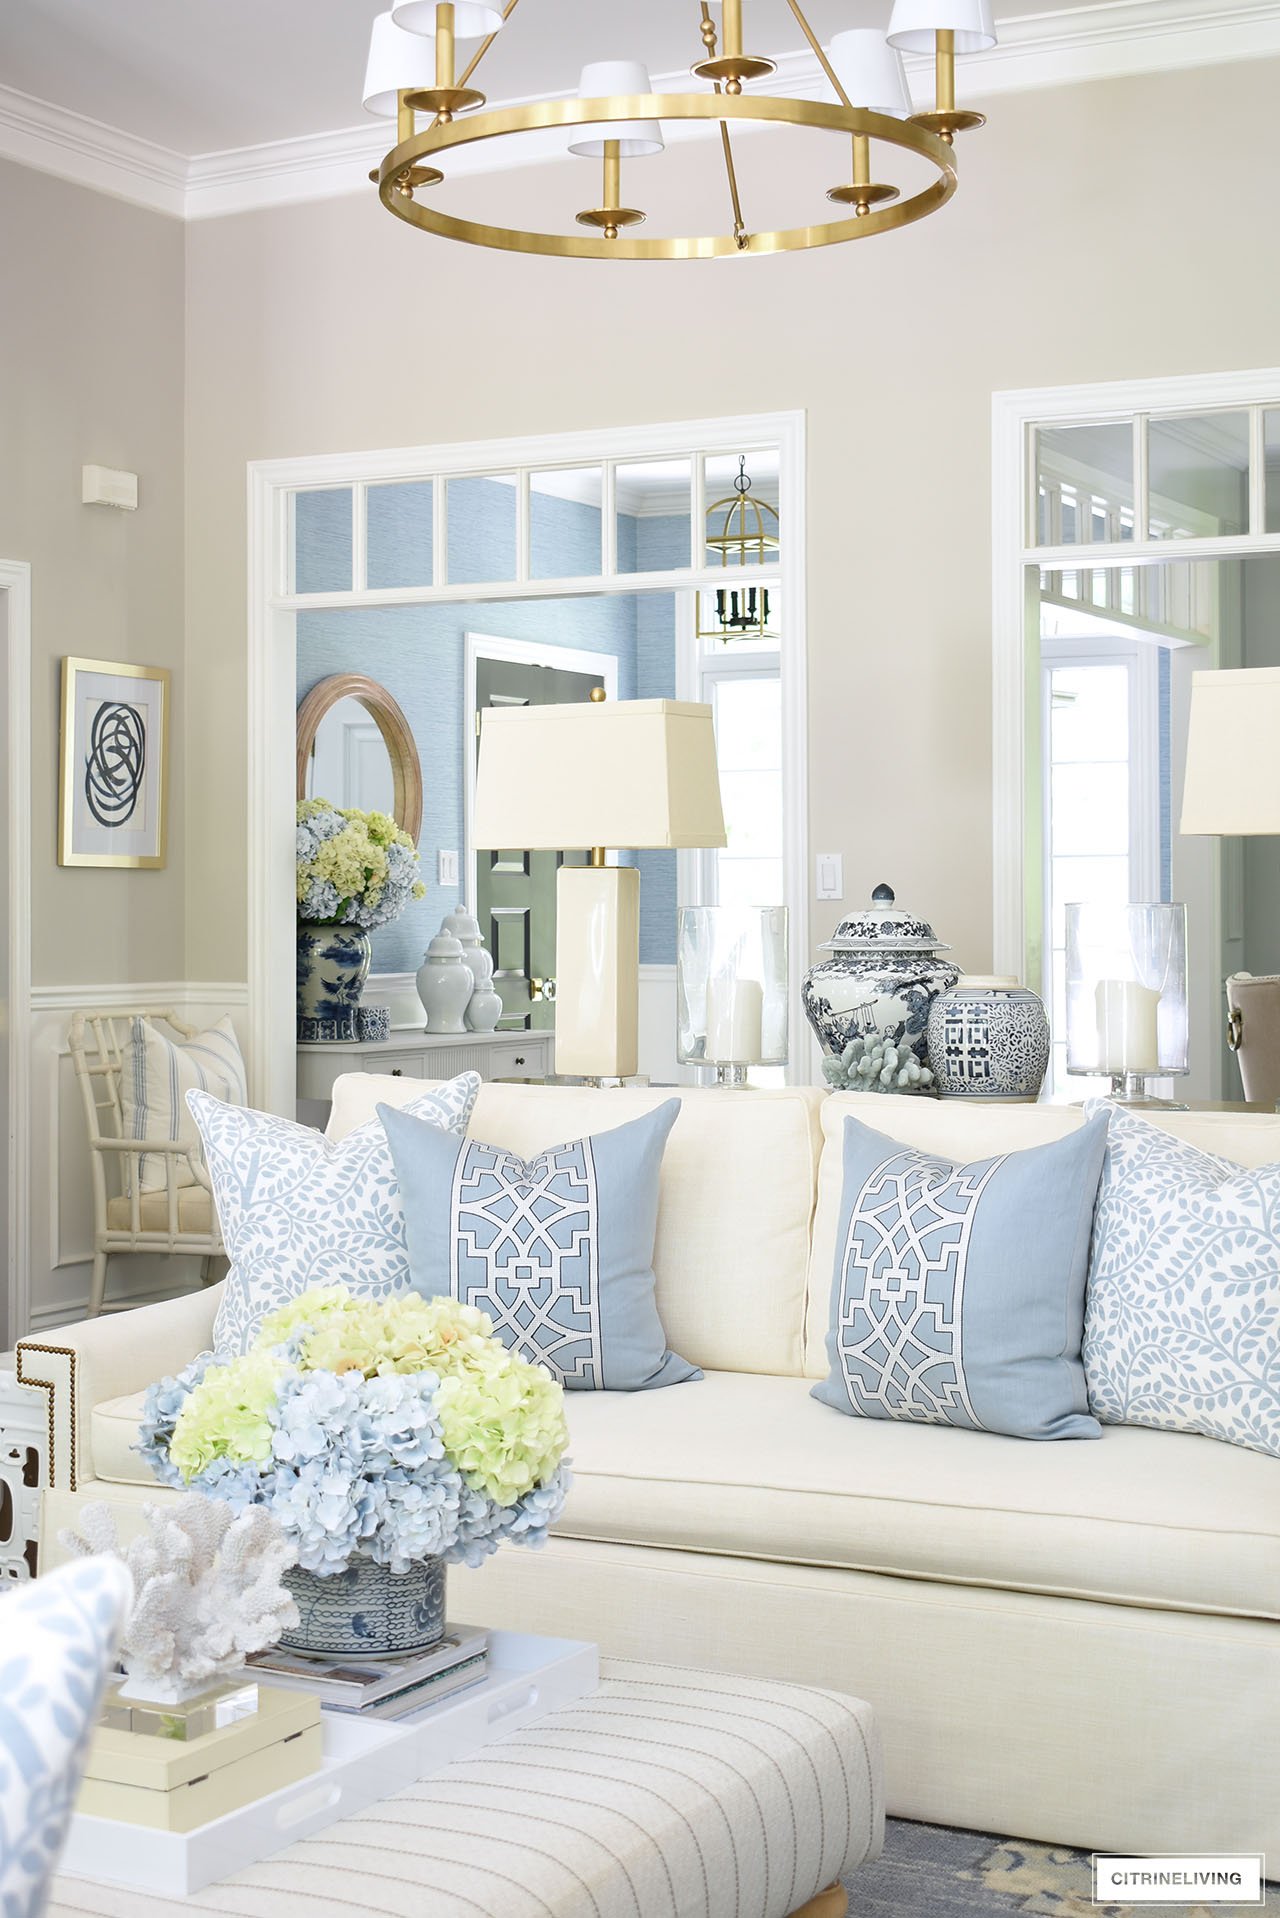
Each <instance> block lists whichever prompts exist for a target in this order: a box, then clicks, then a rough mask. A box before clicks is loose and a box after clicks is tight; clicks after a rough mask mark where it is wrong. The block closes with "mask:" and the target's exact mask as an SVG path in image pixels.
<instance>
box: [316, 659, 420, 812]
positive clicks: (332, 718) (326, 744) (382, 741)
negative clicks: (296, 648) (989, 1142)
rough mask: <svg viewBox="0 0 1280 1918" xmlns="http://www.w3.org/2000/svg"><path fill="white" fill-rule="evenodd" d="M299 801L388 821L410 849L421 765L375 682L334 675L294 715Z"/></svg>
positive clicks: (396, 710) (400, 717) (405, 728)
mask: <svg viewBox="0 0 1280 1918" xmlns="http://www.w3.org/2000/svg"><path fill="white" fill-rule="evenodd" d="M298 798H299V799H331V800H332V801H333V802H334V804H335V805H337V806H356V807H359V808H360V810H361V811H362V812H385V813H390V815H391V817H392V818H393V819H394V820H395V822H396V824H397V825H398V826H399V827H401V828H402V830H403V831H405V832H407V833H408V834H409V837H410V838H411V839H412V840H413V842H414V844H415V845H416V844H417V841H418V836H419V834H420V833H421V831H422V765H421V762H420V760H419V758H418V748H417V746H416V744H415V743H414V737H413V733H412V731H411V729H410V726H409V722H408V720H407V719H406V718H405V716H404V713H403V712H402V710H401V708H400V707H399V706H398V705H397V703H396V701H395V700H394V699H393V698H392V696H391V694H390V693H389V692H388V691H387V690H386V688H385V686H380V685H379V684H378V682H377V680H375V679H367V678H366V677H365V676H364V675H363V674H361V673H334V674H332V675H331V676H330V677H329V678H328V679H322V680H321V681H320V682H319V684H318V685H315V686H313V687H312V688H311V691H310V692H309V693H308V694H307V696H306V698H305V699H304V700H303V701H302V704H301V705H300V706H299V707H298Z"/></svg>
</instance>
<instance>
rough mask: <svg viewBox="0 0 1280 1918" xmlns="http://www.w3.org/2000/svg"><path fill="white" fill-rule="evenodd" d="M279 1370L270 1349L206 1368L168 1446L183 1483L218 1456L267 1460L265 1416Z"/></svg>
mask: <svg viewBox="0 0 1280 1918" xmlns="http://www.w3.org/2000/svg"><path fill="white" fill-rule="evenodd" d="M284 1369H285V1368H284V1366H283V1365H282V1364H281V1362H280V1360H279V1359H277V1358H273V1357H272V1355H271V1354H270V1353H269V1352H247V1353H246V1354H245V1355H244V1357H243V1358H238V1359H232V1360H231V1361H230V1363H229V1364H227V1365H214V1366H211V1367H210V1368H209V1370H208V1371H207V1372H206V1373H205V1376H204V1378H203V1379H202V1380H201V1382H200V1384H199V1385H197V1386H196V1388H195V1390H194V1392H192V1394H191V1396H190V1398H189V1399H188V1400H187V1402H186V1404H185V1405H184V1406H183V1408H182V1410H181V1412H180V1413H179V1414H178V1419H177V1423H176V1424H175V1426H174V1429H173V1438H172V1440H171V1442H170V1445H169V1457H170V1458H171V1459H172V1461H173V1463H174V1464H175V1465H176V1466H177V1468H178V1470H179V1471H180V1472H181V1473H182V1476H183V1478H184V1479H186V1480H187V1481H188V1483H190V1481H191V1480H192V1479H193V1478H194V1477H195V1476H196V1474H197V1472H202V1471H203V1470H204V1469H205V1467H206V1466H207V1465H211V1464H212V1463H213V1461H214V1460H215V1459H218V1458H226V1459H232V1460H234V1461H236V1462H237V1463H246V1462H249V1463H252V1464H254V1465H263V1466H265V1465H268V1464H269V1463H270V1461H271V1420H270V1417H269V1414H270V1412H272V1411H273V1410H274V1408H275V1405H276V1400H277V1397H278V1394H279V1390H280V1380H281V1377H282V1376H283V1373H284Z"/></svg>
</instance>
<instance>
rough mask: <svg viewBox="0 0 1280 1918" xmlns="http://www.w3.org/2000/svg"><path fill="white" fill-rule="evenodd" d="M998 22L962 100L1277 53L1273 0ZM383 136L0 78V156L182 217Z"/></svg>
mask: <svg viewBox="0 0 1280 1918" xmlns="http://www.w3.org/2000/svg"><path fill="white" fill-rule="evenodd" d="M1000 33H1001V41H1000V45H999V46H997V47H993V48H992V49H991V50H990V52H988V53H980V54H974V55H970V56H969V57H968V58H967V59H966V60H965V61H964V62H963V63H962V76H963V77H962V82H961V84H962V85H963V88H964V92H965V96H966V98H968V99H978V100H983V99H986V98H989V97H990V96H992V95H995V94H1000V93H1013V92H1025V91H1029V90H1032V89H1035V88H1039V87H1058V86H1072V85H1078V84H1081V83H1084V82H1088V81H1094V80H1111V79H1119V78H1123V77H1125V76H1131V75H1134V74H1139V73H1168V72H1173V71H1176V70H1178V69H1185V68H1188V67H1200V66H1217V65H1221V64H1223V63H1225V62H1229V61H1236V60H1258V59H1266V58H1269V57H1276V56H1280V0H1095V4H1093V5H1090V6H1086V7H1077V8H1072V9H1070V10H1065V9H1061V8H1059V9H1056V10H1053V11H1046V12H1044V13H1037V14H1027V15H1023V16H1022V17H1020V18H1018V19H1015V20H1006V21H1005V22H1003V24H1002V25H1001V29H1000ZM907 70H908V74H909V77H910V80H911V85H912V91H913V94H914V95H915V97H916V100H917V104H920V105H927V104H929V98H928V96H929V88H930V84H931V63H930V62H929V61H927V60H925V59H921V58H911V59H909V60H908V62H907ZM687 85H688V75H687V73H683V72H682V73H671V74H664V75H661V76H658V77H657V78H655V80H654V91H655V92H657V93H674V92H679V91H682V90H683V89H684V88H686V87H687ZM769 90H770V91H773V92H784V93H788V94H790V95H792V96H793V97H795V98H799V99H816V98H825V97H826V95H827V83H826V80H825V78H824V76H823V74H822V72H821V70H820V68H819V67H818V65H817V62H816V61H815V60H814V59H813V57H812V55H811V54H810V53H809V52H808V50H807V49H806V50H805V51H804V52H801V53H791V54H785V55H783V56H782V58H781V59H780V60H779V62H778V71H777V74H776V75H775V76H774V77H773V78H772V79H771V81H770V85H769ZM552 97H560V98H567V97H569V96H568V94H567V93H565V94H562V95H559V96H552ZM526 103H527V102H526V101H522V100H504V101H502V102H495V103H494V104H495V105H498V104H501V105H503V106H516V105H522V104H526ZM759 130H760V131H765V130H766V129H763V128H761V129H759ZM664 131H665V135H666V139H667V142H668V144H669V145H673V144H676V143H678V142H681V141H684V140H690V139H693V140H696V139H707V138H710V137H714V134H715V131H716V130H715V128H714V127H711V126H705V125H698V124H697V123H693V122H682V123H672V124H669V125H668V126H667V127H666V128H665V129H664ZM744 131H745V129H744ZM390 136H391V127H390V123H389V122H388V121H385V120H369V121H366V122H365V123H364V124H362V125H359V126H353V127H343V128H339V129H337V130H336V131H333V132H329V133H318V134H313V135H310V136H308V137H306V138H304V139H297V140H278V141H271V142H267V143H265V144H263V145H260V146H251V147H238V148H235V149H231V150H228V151H226V152H220V153H201V154H197V155H195V156H194V157H193V158H187V157H185V156H184V155H182V154H178V153H173V152H170V151H169V150H168V149H167V148H165V147H159V146H155V145H153V144H152V143H151V142H150V141H147V140H140V139H137V138H136V137H135V136H134V135H132V134H129V133H124V132H121V131H120V130H119V129H118V128H115V127H109V126H104V125H103V124H102V123H100V122H99V121H96V120H90V119H87V118H85V117H84V116H83V115H81V114H76V113H71V112H68V111H67V110H66V109H65V108H62V107H56V106H52V105H50V104H49V103H48V102H47V101H44V100H36V99H33V98H32V97H31V96H29V95H27V94H22V93H17V92H14V91H13V90H12V89H10V88H5V87H0V158H4V159H9V160H16V161H18V162H19V163H20V164H21V165H24V166H31V167H36V168H38V169H40V170H41V171H43V172H46V173H55V174H58V175H59V176H60V177H62V178H64V179H70V180H75V181H77V182H79V183H80V184H81V185H83V186H88V187H92V188H94V189H95V190H96V191H98V192H100V193H110V194H114V195H116V196H117V197H118V198H121V199H126V200H133V201H135V202H137V203H138V204H139V205H142V206H147V207H152V208H154V209H155V210H156V211H158V212H161V213H169V214H174V215H176V216H177V217H179V218H184V219H188V220H194V219H210V218H216V217H218V216H220V215H224V214H228V213H244V212H249V211H252V210H254V209H256V208H260V207H269V206H287V205H290V204H296V203H297V202H299V201H304V200H322V199H330V198H332V197H334V196H335V195H339V194H347V193H358V192H367V191H368V186H369V182H368V175H369V172H370V170H371V169H372V168H374V167H376V166H377V165H378V163H379V161H380V160H381V159H382V156H383V154H384V153H385V151H386V149H387V145H388V141H389V139H390ZM564 157H565V155H564V136H563V134H562V133H556V132H550V133H547V134H545V135H544V134H538V135H527V136H525V140H524V142H523V145H522V148H521V165H522V166H527V165H531V164H535V163H537V162H539V161H542V162H545V161H552V160H562V159H563V158H564ZM507 164H508V161H507V158H506V155H505V154H504V152H503V143H502V142H500V141H494V142H492V143H489V142H486V143H483V144H481V145H478V146H475V147H471V148H467V149H465V150H462V151H459V152H457V153H455V154H454V155H453V156H452V157H451V158H450V162H449V166H450V171H451V173H452V174H453V175H454V176H455V177H461V176H463V175H466V174H470V173H489V172H498V171H501V170H502V169H503V168H504V167H505V166H506V165H507Z"/></svg>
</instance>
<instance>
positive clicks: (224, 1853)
mask: <svg viewBox="0 0 1280 1918" xmlns="http://www.w3.org/2000/svg"><path fill="white" fill-rule="evenodd" d="M598 1677H599V1658H598V1654H597V1650H596V1647H595V1646H594V1645H588V1644H584V1643H581V1642H580V1641H578V1640H577V1639H570V1638H532V1637H529V1636H527V1635H526V1634H524V1633H521V1632H494V1633H492V1634H491V1636H490V1639H489V1670H488V1673H487V1675H486V1677H485V1678H484V1679H483V1680H482V1681H481V1683H480V1684H478V1685H472V1686H470V1687H468V1689H467V1690H466V1691H462V1692H457V1693H455V1694H454V1696H453V1697H451V1698H445V1699H442V1700H441V1701H440V1703H439V1704H437V1705H428V1706H426V1707H424V1709H423V1710H422V1711H420V1712H416V1713H414V1714H413V1716H412V1717H409V1718H401V1719H395V1720H391V1721H386V1720H383V1721H377V1720H375V1721H371V1722H367V1723H366V1722H363V1721H361V1720H360V1719H357V1718H349V1717H347V1716H345V1715H344V1714H342V1713H338V1712H325V1713H324V1762H323V1765H322V1766H321V1769H320V1770H319V1771H318V1772H313V1773H312V1774H311V1776H310V1777H309V1778H303V1779H301V1780H299V1782H298V1783H297V1784H296V1785H287V1786H286V1787H285V1788H284V1789H283V1790H282V1791H277V1792H272V1794H271V1795H270V1797H268V1798H259V1799H258V1800H256V1802H255V1803H253V1804H252V1805H244V1806H242V1807H241V1809H240V1810H239V1811H233V1812H229V1813H228V1814H227V1816H226V1817H225V1818H215V1819H213V1820H212V1821H211V1822H210V1823H209V1824H207V1825H200V1826H197V1828H196V1829H195V1830H194V1831H189V1832H181V1833H179V1832H168V1831H148V1830H146V1829H145V1828H144V1827H142V1826H140V1825H128V1824H124V1823H122V1822H119V1821H117V1820H115V1819H111V1818H90V1817H88V1816H86V1815H84V1814H83V1813H77V1814H76V1816H75V1817H73V1819H72V1820H71V1830H70V1833H69V1835H68V1838H67V1844H66V1849H65V1851H64V1852H63V1854H62V1861H61V1863H60V1865H59V1867H58V1869H59V1870H60V1871H62V1872H65V1873H67V1874H68V1875H69V1876H71V1877H75V1878H101V1879H106V1880H108V1881H110V1882H111V1883H113V1884H119V1885H132V1886H134V1887H135V1888H136V1889H137V1890H139V1891H153V1892H157V1893H160V1894H163V1895H164V1896H167V1897H170V1898H184V1897H188V1896H189V1895H190V1894H191V1893H192V1892H197V1891H203V1889H204V1888H205V1886H206V1885H212V1884H216V1883H217V1882H218V1880H219V1879H222V1878H230V1877H231V1876H232V1875H233V1874H234V1873H235V1872H237V1871H242V1870H244V1868H245V1867H246V1866H248V1865H254V1864H257V1863H258V1861H259V1860H260V1859H263V1858H269V1857H270V1856H271V1854H272V1853H273V1852H277V1851H282V1850H283V1849H284V1847H285V1846H286V1845H292V1844H295V1843H296V1842H297V1840H298V1839H300V1838H310V1837H312V1836H313V1835H314V1834H315V1833H316V1832H318V1831H323V1830H324V1828H325V1826H326V1825H332V1824H334V1823H335V1822H336V1821H337V1820H338V1819H339V1818H350V1817H352V1816H353V1815H354V1814H355V1813H356V1812H360V1811H363V1810H365V1808H366V1807H367V1806H369V1805H372V1804H376V1803H377V1802H378V1801H379V1800H380V1799H383V1798H390V1797H392V1796H394V1794H395V1793H396V1792H398V1791H402V1790H403V1789H404V1787H405V1786H406V1785H411V1784H413V1783H414V1781H415V1780H416V1779H419V1778H428V1777H430V1775H431V1773H432V1772H435V1771H439V1770H441V1768H442V1767H443V1766H445V1765H450V1764H452V1763H453V1762H454V1760H455V1759H459V1758H466V1757H468V1756H469V1755H470V1754H471V1753H472V1752H475V1751H479V1750H480V1749H481V1747H482V1746H485V1745H490V1744H493V1743H494V1741H495V1740H497V1739H499V1738H504V1737H506V1736H507V1735H508V1734H509V1733H510V1732H514V1731H518V1730H520V1729H521V1728H522V1727H523V1726H525V1725H528V1724H530V1723H531V1722H532V1721H533V1720H534V1719H536V1718H541V1717H543V1716H544V1714H545V1713H547V1712H551V1711H555V1710H556V1708H557V1707H558V1706H560V1705H571V1704H572V1703H573V1702H574V1700H575V1699H578V1698H585V1697H587V1696H588V1694H589V1693H591V1692H593V1691H594V1690H595V1689H596V1685H597V1683H598Z"/></svg>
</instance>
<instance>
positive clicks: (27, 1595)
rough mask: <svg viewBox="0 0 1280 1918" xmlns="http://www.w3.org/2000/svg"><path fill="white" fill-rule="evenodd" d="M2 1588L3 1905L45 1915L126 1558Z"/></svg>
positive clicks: (23, 1915)
mask: <svg viewBox="0 0 1280 1918" xmlns="http://www.w3.org/2000/svg"><path fill="white" fill-rule="evenodd" d="M2 1594H3V1587H0V1912H3V1913H4V1918H39V1914H40V1913H41V1912H42V1911H43V1910H44V1908H45V1903H46V1900H47V1898H48V1895H49V1880H50V1878H51V1877H52V1875H53V1872H54V1870H55V1868H56V1866H57V1863H58V1857H59V1854H60V1852H61V1850H62V1845H63V1841H64V1840H65V1838H66V1835H67V1826H68V1824H69V1822H70V1819H71V1813H72V1809H73V1807H74V1805H75V1802H76V1792H77V1790H78V1788H79V1785H80V1775H81V1773H82V1772H83V1770H84V1763H85V1757H86V1755H87V1753H88V1750H89V1741H90V1738H91V1737H92V1735H93V1731H94V1727H95V1725H96V1723H97V1717H98V1706H99V1703H100V1701H101V1699H102V1693H103V1688H104V1686H105V1684H106V1681H107V1676H108V1674H109V1673H110V1671H111V1669H112V1666H113V1665H114V1663H115V1653H116V1648H117V1646H118V1644H119V1641H120V1635H121V1632H122V1631H123V1629H124V1623H125V1619H126V1618H127V1616H128V1613H129V1608H130V1606H131V1605H132V1603H133V1580H132V1579H131V1578H130V1576H129V1573H128V1572H127V1571H126V1569H125V1567H124V1565H123V1564H121V1562H120V1560H119V1559H115V1558H88V1559H83V1560H81V1561H80V1562H79V1563H77V1564H75V1565H63V1566H60V1567H59V1568H58V1570H57V1571H54V1572H46V1573H44V1574H43V1576H42V1577H40V1578H38V1579H36V1580H35V1582H34V1583H33V1584H23V1585H16V1586H9V1588H8V1594H9V1595H8V1596H3V1595H2Z"/></svg>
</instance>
